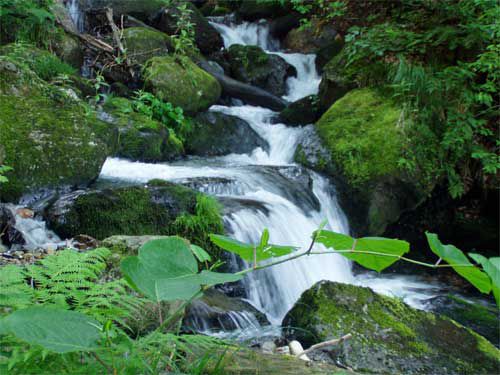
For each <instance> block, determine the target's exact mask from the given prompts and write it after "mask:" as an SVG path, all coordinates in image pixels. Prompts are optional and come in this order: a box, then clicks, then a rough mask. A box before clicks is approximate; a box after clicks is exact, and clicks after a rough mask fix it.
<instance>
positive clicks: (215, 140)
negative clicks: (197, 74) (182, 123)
mask: <svg viewBox="0 0 500 375" xmlns="http://www.w3.org/2000/svg"><path fill="white" fill-rule="evenodd" d="M185 146H186V151H187V153H188V154H191V155H199V156H221V155H227V154H231V153H238V154H244V153H246V154H249V153H251V152H252V151H253V150H255V149H256V148H257V147H261V148H262V149H264V150H267V149H268V148H269V146H268V144H267V143H266V141H264V140H263V139H262V138H261V137H260V136H259V135H258V134H257V133H256V132H255V130H253V129H252V128H251V127H250V125H249V124H248V123H247V122H246V121H244V120H242V119H240V118H238V117H235V116H231V115H226V114H224V113H219V112H205V113H200V114H198V115H197V116H196V117H195V118H194V119H193V121H192V132H191V135H190V136H189V137H188V138H187V139H186V144H185Z"/></svg>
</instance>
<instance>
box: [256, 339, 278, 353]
mask: <svg viewBox="0 0 500 375" xmlns="http://www.w3.org/2000/svg"><path fill="white" fill-rule="evenodd" d="M260 350H261V351H262V353H264V354H273V353H274V351H275V350H276V344H275V343H274V341H264V342H263V343H262V344H261V345H260Z"/></svg>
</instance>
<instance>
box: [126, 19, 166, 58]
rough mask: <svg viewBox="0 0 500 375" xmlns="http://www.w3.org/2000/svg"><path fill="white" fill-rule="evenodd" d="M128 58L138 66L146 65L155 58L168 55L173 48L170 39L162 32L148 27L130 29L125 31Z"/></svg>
mask: <svg viewBox="0 0 500 375" xmlns="http://www.w3.org/2000/svg"><path fill="white" fill-rule="evenodd" d="M123 39H124V40H125V48H126V49H127V57H129V58H130V59H131V60H132V61H133V62H135V63H137V64H144V63H145V62H146V61H147V60H149V59H150V58H152V57H155V56H162V55H166V54H167V48H169V49H170V48H171V46H172V42H171V40H170V37H169V36H168V35H167V34H165V33H162V32H160V31H156V30H153V29H149V28H146V27H130V28H127V29H125V30H123Z"/></svg>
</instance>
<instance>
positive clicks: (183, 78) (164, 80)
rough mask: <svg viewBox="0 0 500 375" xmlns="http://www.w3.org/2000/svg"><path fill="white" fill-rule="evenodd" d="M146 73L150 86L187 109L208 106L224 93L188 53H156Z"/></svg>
mask: <svg viewBox="0 0 500 375" xmlns="http://www.w3.org/2000/svg"><path fill="white" fill-rule="evenodd" d="M143 73H144V80H145V85H146V88H147V89H148V90H150V91H151V92H153V93H154V94H155V95H156V96H157V97H158V98H160V99H162V100H164V101H166V102H170V103H172V104H173V105H174V106H179V107H182V108H183V109H184V111H186V112H187V113H196V112H200V111H204V110H207V109H208V107H210V106H211V105H212V104H214V103H215V102H216V101H217V100H218V99H219V97H220V94H221V87H220V84H219V82H217V80H216V79H215V78H214V77H212V76H211V75H210V74H208V73H207V72H205V71H204V70H202V69H200V68H199V67H198V66H197V65H196V64H194V63H193V62H192V61H191V60H190V59H189V58H187V57H174V56H163V57H153V58H152V59H150V60H148V62H147V63H146V66H145V69H144V72H143Z"/></svg>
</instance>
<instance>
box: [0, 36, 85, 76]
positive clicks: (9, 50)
mask: <svg viewBox="0 0 500 375" xmlns="http://www.w3.org/2000/svg"><path fill="white" fill-rule="evenodd" d="M0 54H2V55H8V56H9V57H10V58H12V59H14V60H15V61H16V62H20V63H23V64H26V65H27V66H28V67H29V68H30V69H31V70H33V71H34V72H35V73H36V74H37V75H38V76H39V77H40V78H41V79H43V80H45V81H50V80H51V79H53V78H55V77H57V76H58V75H73V74H75V73H76V69H75V68H73V67H72V66H70V65H68V64H66V63H65V62H63V61H61V60H60V59H59V58H58V57H57V56H56V55H53V54H52V53H50V52H48V51H44V50H41V49H38V48H36V47H34V46H32V45H29V44H16V43H12V44H8V45H6V46H4V47H2V48H1V49H0Z"/></svg>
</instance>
